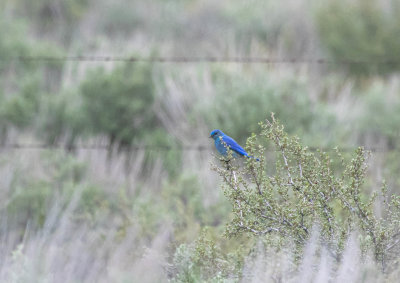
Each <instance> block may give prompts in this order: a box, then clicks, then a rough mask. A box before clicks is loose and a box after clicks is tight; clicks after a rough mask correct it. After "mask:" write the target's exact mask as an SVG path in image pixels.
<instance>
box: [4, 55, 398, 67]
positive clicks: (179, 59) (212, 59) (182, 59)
mask: <svg viewBox="0 0 400 283" xmlns="http://www.w3.org/2000/svg"><path fill="white" fill-rule="evenodd" d="M0 61H24V62H44V63H46V62H47V63H51V62H131V63H135V62H148V63H245V64H257V63H258V64H350V65H353V64H361V65H365V64H400V59H394V58H389V59H384V60H359V59H326V58H268V57H235V56H232V57H216V56H204V57H192V56H175V57H174V56H166V57H163V56H160V57H138V56H86V55H82V56H81V55H73V56H29V55H18V56H11V57H0Z"/></svg>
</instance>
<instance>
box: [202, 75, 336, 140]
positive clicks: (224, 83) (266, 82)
mask: <svg viewBox="0 0 400 283" xmlns="http://www.w3.org/2000/svg"><path fill="white" fill-rule="evenodd" d="M215 85H216V93H217V94H216V97H215V99H213V100H211V101H207V102H206V103H203V110H202V111H203V113H204V114H202V115H203V116H204V119H205V121H206V122H207V125H208V126H209V128H210V129H214V128H219V129H221V130H222V131H224V132H225V133H226V134H228V135H229V136H232V137H234V138H235V139H236V140H237V141H238V142H242V143H244V141H245V140H244V137H248V136H249V135H250V134H251V133H253V132H255V131H256V130H257V123H258V121H261V120H262V119H263V117H264V115H265V113H268V112H274V113H278V114H277V115H278V116H279V119H281V120H282V121H283V122H284V123H285V125H287V130H288V132H289V133H292V134H298V135H299V136H302V137H303V136H304V137H305V138H307V140H308V141H310V142H313V143H314V144H315V143H316V142H317V141H318V142H321V143H323V144H324V143H328V142H332V136H331V135H330V134H329V133H330V132H331V131H332V127H334V125H335V121H334V117H333V115H331V114H329V112H328V111H324V110H326V109H325V108H324V105H323V104H315V103H313V102H312V101H311V100H310V98H309V95H308V92H307V85H306V84H305V83H304V82H303V81H301V80H299V79H297V78H294V77H291V76H287V77H284V78H280V79H279V80H278V79H276V78H275V77H274V76H273V74H269V73H267V74H265V73H264V72H263V73H262V74H259V73H255V74H253V78H251V77H247V76H243V75H238V74H229V73H221V72H216V73H215Z"/></svg>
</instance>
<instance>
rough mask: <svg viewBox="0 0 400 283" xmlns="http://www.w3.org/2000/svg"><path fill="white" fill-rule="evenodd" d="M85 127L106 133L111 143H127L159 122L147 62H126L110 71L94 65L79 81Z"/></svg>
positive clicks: (95, 132)
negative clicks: (80, 81)
mask: <svg viewBox="0 0 400 283" xmlns="http://www.w3.org/2000/svg"><path fill="white" fill-rule="evenodd" d="M81 93H82V99H83V107H82V111H83V113H84V115H85V116H86V123H87V125H86V128H87V129H89V130H91V131H92V133H93V134H98V135H105V136H107V137H108V139H109V142H110V145H113V144H118V145H119V146H120V147H122V148H123V147H126V146H129V145H130V144H131V143H132V142H133V141H134V140H135V139H136V140H138V139H139V138H140V137H141V136H143V134H144V133H145V131H146V130H147V131H151V130H154V129H156V128H157V127H158V126H159V125H158V124H157V121H156V120H155V115H154V113H153V110H152V104H153V102H154V91H153V83H152V76H151V68H150V66H149V65H143V64H129V63H127V64H125V65H122V66H119V67H117V68H116V69H114V70H113V71H112V72H106V71H105V70H104V69H97V70H96V71H93V72H91V73H89V75H88V76H87V78H86V79H85V81H84V82H83V83H82V85H81Z"/></svg>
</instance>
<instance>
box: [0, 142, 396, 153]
mask: <svg viewBox="0 0 400 283" xmlns="http://www.w3.org/2000/svg"><path fill="white" fill-rule="evenodd" d="M116 148H118V146H110V145H107V144H40V143H37V144H35V143H7V144H0V150H5V149H9V150H23V149H26V150H29V149H31V150H114V149H116ZM357 148H358V147H338V151H339V152H354V151H355V150H357ZM121 149H122V150H126V151H141V150H142V151H196V152H213V151H215V149H214V147H213V146H211V145H210V146H158V145H129V146H123V147H121ZM308 149H309V150H310V151H312V152H318V151H321V152H336V149H335V148H333V147H332V148H330V147H321V148H319V147H308ZM364 149H365V150H367V151H371V152H382V153H389V152H399V153H400V149H395V148H383V147H364ZM277 151H278V150H273V149H269V150H267V152H277Z"/></svg>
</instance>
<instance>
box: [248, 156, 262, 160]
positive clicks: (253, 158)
mask: <svg viewBox="0 0 400 283" xmlns="http://www.w3.org/2000/svg"><path fill="white" fill-rule="evenodd" d="M246 157H248V158H253V159H255V160H257V161H260V159H258V158H257V157H254V156H251V155H246Z"/></svg>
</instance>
